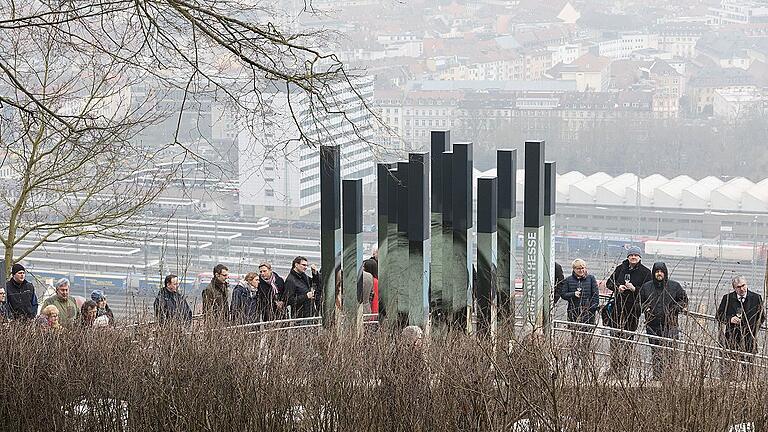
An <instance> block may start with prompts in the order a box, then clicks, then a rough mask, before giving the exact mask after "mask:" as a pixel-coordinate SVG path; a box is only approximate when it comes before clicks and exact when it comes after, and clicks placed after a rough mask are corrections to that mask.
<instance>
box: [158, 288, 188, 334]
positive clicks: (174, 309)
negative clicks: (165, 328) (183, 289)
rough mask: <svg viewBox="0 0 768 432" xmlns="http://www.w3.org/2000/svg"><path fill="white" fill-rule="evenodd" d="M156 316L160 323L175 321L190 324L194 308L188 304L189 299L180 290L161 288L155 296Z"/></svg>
mask: <svg viewBox="0 0 768 432" xmlns="http://www.w3.org/2000/svg"><path fill="white" fill-rule="evenodd" d="M154 307H155V318H157V323H158V324H160V325H163V324H169V323H171V322H175V323H176V324H183V325H189V323H190V322H192V310H191V309H190V308H189V304H187V299H186V298H184V296H183V295H181V294H179V293H178V292H171V291H168V290H167V289H165V288H160V291H158V292H157V297H155V304H154Z"/></svg>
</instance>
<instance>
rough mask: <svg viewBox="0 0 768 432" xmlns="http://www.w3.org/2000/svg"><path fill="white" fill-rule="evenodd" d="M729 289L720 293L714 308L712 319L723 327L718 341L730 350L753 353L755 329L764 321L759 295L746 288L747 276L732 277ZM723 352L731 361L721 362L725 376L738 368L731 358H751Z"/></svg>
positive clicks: (758, 328) (746, 359) (736, 359)
mask: <svg viewBox="0 0 768 432" xmlns="http://www.w3.org/2000/svg"><path fill="white" fill-rule="evenodd" d="M731 286H732V287H733V291H732V292H730V293H728V294H726V295H724V296H723V299H722V300H721V301H720V306H719V307H718V308H717V313H716V314H715V318H717V320H718V321H720V323H722V324H723V325H724V326H725V331H724V332H723V334H722V338H721V340H720V344H721V346H722V347H723V348H725V349H728V350H733V351H741V352H744V353H751V354H754V353H756V352H757V332H758V330H760V326H761V325H762V324H763V322H765V312H764V311H763V298H762V297H761V296H760V294H758V293H756V292H752V291H749V289H748V288H747V279H746V278H745V277H744V276H736V277H735V278H733V279H732V280H731ZM734 354H735V353H730V354H726V356H727V357H728V358H731V359H732V360H726V361H724V362H723V373H724V374H726V375H729V374H731V373H733V372H735V371H736V370H738V368H735V367H732V366H736V365H737V364H736V363H735V362H734V361H751V359H752V357H751V356H746V355H738V354H735V355H734Z"/></svg>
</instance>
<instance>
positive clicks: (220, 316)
mask: <svg viewBox="0 0 768 432" xmlns="http://www.w3.org/2000/svg"><path fill="white" fill-rule="evenodd" d="M228 277H229V269H228V268H227V266H225V265H224V264H217V265H216V267H214V268H213V278H212V279H211V283H210V284H208V286H207V287H206V288H205V289H204V290H203V316H205V322H206V324H207V325H221V324H225V323H227V322H229V285H228V284H227V278H228Z"/></svg>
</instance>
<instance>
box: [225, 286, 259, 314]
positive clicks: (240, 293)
mask: <svg viewBox="0 0 768 432" xmlns="http://www.w3.org/2000/svg"><path fill="white" fill-rule="evenodd" d="M243 283H246V284H247V283H248V282H245V281H243ZM230 312H231V314H232V321H233V322H234V323H235V324H251V323H255V322H259V320H260V319H261V317H262V315H263V304H262V299H261V297H260V296H259V292H258V291H251V290H249V289H248V287H247V286H245V285H242V284H237V286H235V288H234V289H233V290H232V306H230Z"/></svg>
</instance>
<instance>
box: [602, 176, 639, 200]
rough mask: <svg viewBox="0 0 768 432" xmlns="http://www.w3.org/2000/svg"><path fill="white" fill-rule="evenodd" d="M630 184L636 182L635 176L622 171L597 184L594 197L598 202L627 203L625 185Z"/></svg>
mask: <svg viewBox="0 0 768 432" xmlns="http://www.w3.org/2000/svg"><path fill="white" fill-rule="evenodd" d="M632 184H634V185H636V184H637V176H636V175H634V174H631V173H624V174H622V175H620V176H618V177H614V178H613V179H611V180H608V181H607V182H605V183H603V184H601V185H599V186H598V187H597V189H596V195H595V198H596V199H597V202H598V203H599V204H605V205H625V204H627V187H628V186H629V185H632ZM632 204H634V203H632Z"/></svg>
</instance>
